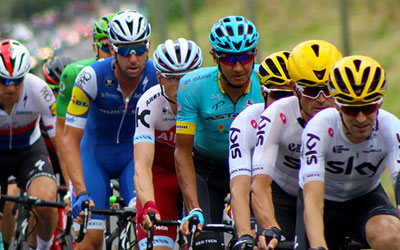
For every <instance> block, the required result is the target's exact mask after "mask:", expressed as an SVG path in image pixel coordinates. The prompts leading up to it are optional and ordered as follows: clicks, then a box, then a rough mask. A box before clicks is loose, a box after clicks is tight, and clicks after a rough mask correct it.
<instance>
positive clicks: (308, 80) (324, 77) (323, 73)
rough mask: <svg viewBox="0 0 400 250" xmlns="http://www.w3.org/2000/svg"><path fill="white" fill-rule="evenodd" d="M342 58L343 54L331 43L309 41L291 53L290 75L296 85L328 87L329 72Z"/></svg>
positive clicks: (289, 62)
mask: <svg viewBox="0 0 400 250" xmlns="http://www.w3.org/2000/svg"><path fill="white" fill-rule="evenodd" d="M341 58H342V54H341V53H340V52H339V50H338V49H337V48H336V47H335V46H334V45H333V44H331V43H329V42H326V41H323V40H309V41H305V42H302V43H300V44H298V45H297V46H296V47H294V48H293V50H292V51H291V52H290V56H289V60H288V71H289V75H290V77H291V78H292V80H293V81H294V82H295V83H298V84H301V85H304V86H309V87H315V86H321V85H327V82H328V79H329V72H330V71H331V69H332V67H333V65H334V64H335V63H336V62H337V61H338V60H339V59H341Z"/></svg>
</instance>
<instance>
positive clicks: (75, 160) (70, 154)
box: [63, 125, 86, 194]
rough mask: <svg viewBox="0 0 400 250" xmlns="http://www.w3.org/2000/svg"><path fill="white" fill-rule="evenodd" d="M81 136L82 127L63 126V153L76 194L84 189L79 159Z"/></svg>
mask: <svg viewBox="0 0 400 250" xmlns="http://www.w3.org/2000/svg"><path fill="white" fill-rule="evenodd" d="M82 136H83V129H82V128H77V127H72V126H69V125H66V126H65V131H64V145H68V146H67V147H64V150H63V154H64V155H65V156H67V157H65V158H64V159H65V163H66V165H67V170H68V176H69V178H70V179H71V181H72V185H73V186H74V189H75V192H76V194H79V193H81V192H82V191H86V186H85V181H84V178H83V170H82V160H81V147H80V143H81V139H82Z"/></svg>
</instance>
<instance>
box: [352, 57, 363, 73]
mask: <svg viewBox="0 0 400 250" xmlns="http://www.w3.org/2000/svg"><path fill="white" fill-rule="evenodd" d="M353 63H354V66H355V67H356V70H357V72H358V71H360V66H361V60H354V61H353Z"/></svg>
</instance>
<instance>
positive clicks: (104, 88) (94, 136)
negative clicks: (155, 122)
mask: <svg viewBox="0 0 400 250" xmlns="http://www.w3.org/2000/svg"><path fill="white" fill-rule="evenodd" d="M114 60H115V59H114V58H106V59H102V60H99V61H97V62H94V63H93V64H91V65H90V66H88V67H85V68H84V69H83V70H82V71H81V73H80V74H79V75H78V77H77V78H76V81H75V84H74V88H73V91H72V98H71V102H70V104H69V106H68V112H67V116H66V118H67V119H66V124H67V125H69V126H73V127H79V128H85V133H84V138H85V137H86V138H90V140H92V141H93V143H95V144H114V143H126V142H133V135H134V132H135V110H136V103H137V101H138V100H139V97H140V96H141V95H142V94H143V93H144V92H145V91H146V90H147V89H149V88H151V87H152V86H154V85H155V84H158V81H157V77H156V70H155V68H154V66H153V63H152V61H150V60H148V61H147V63H146V67H145V69H144V72H143V76H142V79H141V82H140V83H139V85H138V86H137V88H136V89H135V91H134V92H133V93H132V95H131V96H130V97H127V98H124V95H123V92H122V90H121V89H120V86H119V84H118V81H117V79H116V78H115V75H114V70H113V65H114Z"/></svg>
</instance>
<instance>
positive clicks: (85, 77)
mask: <svg viewBox="0 0 400 250" xmlns="http://www.w3.org/2000/svg"><path fill="white" fill-rule="evenodd" d="M90 79H92V75H91V74H90V73H89V72H87V71H86V70H82V71H81V73H79V75H78V78H77V79H76V80H75V83H76V84H78V85H79V86H81V87H83V86H85V85H86V83H87V82H88V81H89V80H90Z"/></svg>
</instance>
